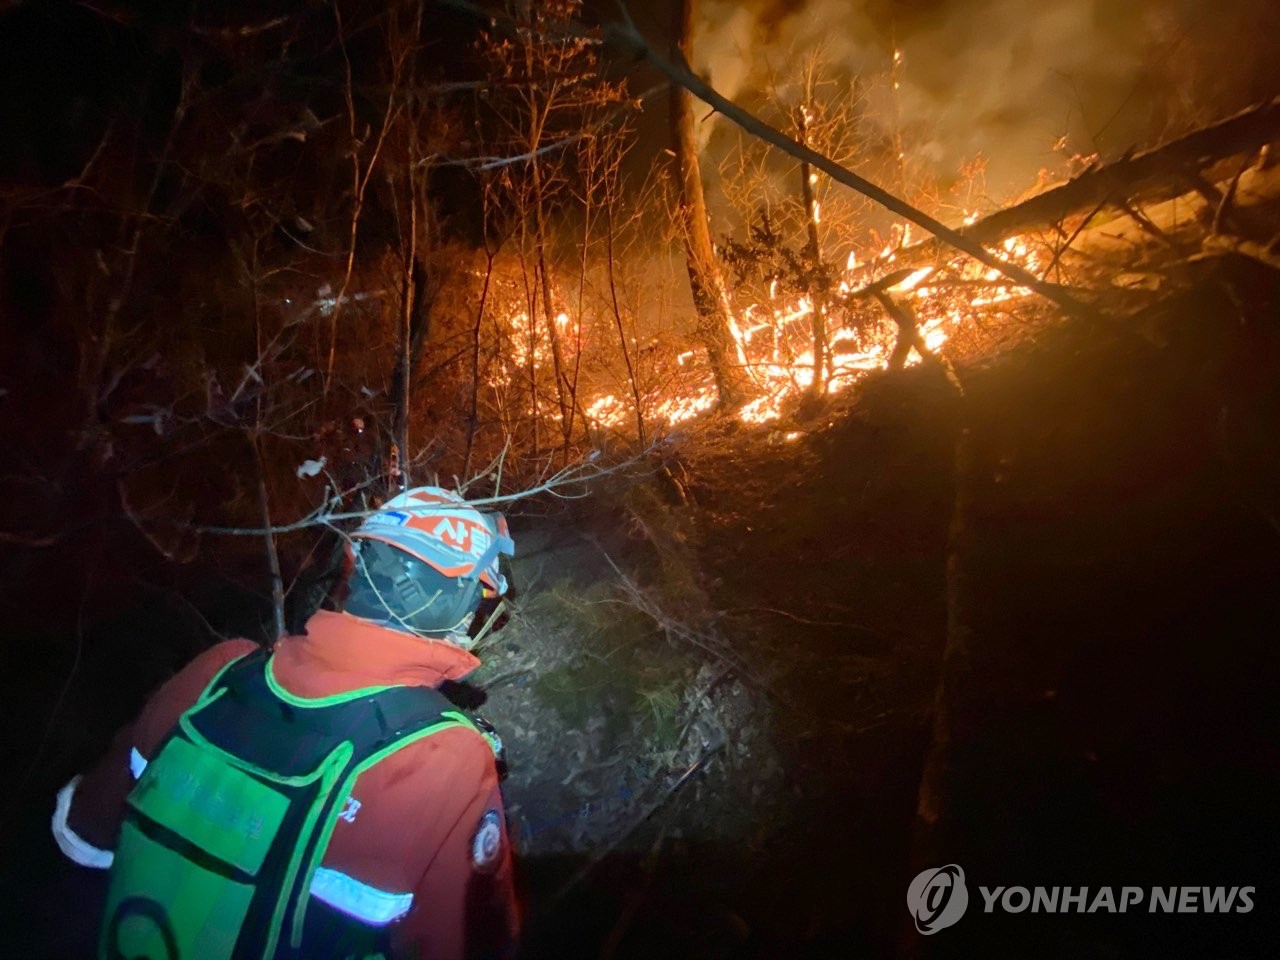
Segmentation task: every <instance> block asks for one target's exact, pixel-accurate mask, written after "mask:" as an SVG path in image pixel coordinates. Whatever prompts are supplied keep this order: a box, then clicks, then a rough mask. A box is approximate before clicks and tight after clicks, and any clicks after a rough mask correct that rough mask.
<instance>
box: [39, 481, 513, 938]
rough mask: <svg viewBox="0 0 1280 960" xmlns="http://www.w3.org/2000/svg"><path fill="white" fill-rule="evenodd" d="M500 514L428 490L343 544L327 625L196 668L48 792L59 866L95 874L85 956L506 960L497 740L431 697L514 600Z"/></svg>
mask: <svg viewBox="0 0 1280 960" xmlns="http://www.w3.org/2000/svg"><path fill="white" fill-rule="evenodd" d="M513 550H514V548H513V544H512V542H511V539H510V535H509V533H508V531H507V526H506V522H505V520H504V519H503V518H502V516H501V515H500V514H496V513H482V512H480V511H479V510H476V509H474V508H472V507H469V506H468V505H467V504H466V503H465V501H463V500H462V499H461V498H460V497H458V496H457V495H456V494H453V493H452V492H449V491H445V490H442V489H440V488H437V487H420V488H417V489H414V490H410V491H408V492H406V493H402V494H400V495H399V496H397V497H395V498H393V499H392V500H390V501H389V502H388V503H387V504H385V505H384V507H383V508H382V509H381V510H379V511H378V512H377V513H375V514H373V515H372V516H370V517H369V518H368V519H367V520H366V521H365V522H364V523H363V524H362V525H361V527H360V528H359V529H358V530H357V531H356V532H355V533H354V534H353V535H352V538H351V540H350V541H349V544H348V564H349V569H350V573H349V577H348V579H347V585H346V586H347V593H346V596H345V598H344V599H343V601H342V607H343V609H342V610H341V612H334V611H320V612H318V613H316V614H315V615H314V616H313V617H312V618H311V619H310V620H309V621H308V622H307V626H306V631H305V633H304V634H302V635H298V636H287V637H284V638H282V639H281V640H280V641H279V642H278V643H276V644H275V646H274V648H273V649H271V650H269V651H268V650H264V649H261V648H259V647H257V646H256V645H255V644H253V643H252V642H250V641H248V640H231V641H227V642H225V643H221V644H219V645H217V646H215V647H213V648H211V649H210V650H207V651H206V652H205V653H203V654H201V655H200V656H198V657H197V658H196V659H195V660H194V661H192V662H191V663H190V664H189V665H188V666H187V667H186V668H185V669H183V670H182V671H181V672H179V673H178V674H177V675H176V676H174V677H173V678H172V679H171V680H169V681H168V682H167V683H166V684H165V685H164V686H163V687H161V688H160V690H159V691H158V692H157V693H156V694H155V695H154V696H153V697H152V698H151V699H150V701H149V702H148V703H147V704H146V705H145V707H144V708H143V710H142V712H141V714H140V715H139V717H138V719H137V720H136V721H135V723H134V724H133V725H132V726H131V727H128V728H126V729H125V730H123V731H121V733H120V734H119V735H118V736H117V738H116V740H115V742H114V744H113V746H112V748H111V750H110V751H109V753H108V754H107V756H106V757H105V758H104V759H103V760H102V761H101V762H100V763H99V764H98V765H97V767H96V768H94V769H93V770H92V771H90V772H89V773H87V774H85V775H84V776H76V777H74V778H73V779H72V780H71V781H70V782H69V783H68V784H67V785H66V786H65V787H63V789H62V790H61V791H60V792H59V794H58V796H57V801H56V807H55V812H54V816H53V833H54V837H55V839H56V840H57V843H58V846H59V847H60V848H61V850H62V851H63V853H65V854H66V855H67V856H68V857H70V858H71V859H72V860H74V861H75V862H76V863H78V864H81V865H82V866H85V867H95V868H98V869H102V870H106V871H108V873H109V882H108V892H107V901H106V911H105V914H104V918H103V923H102V929H101V933H100V935H99V947H98V956H99V957H100V958H102V960H108V958H110V960H116V958H135V960H141V958H150V960H173V958H181V960H240V958H255V960H258V958H279V957H290V958H293V957H297V958H304V957H305V958H329V957H332V958H342V960H347V958H352V960H365V958H375V957H378V958H391V960H400V958H405V957H414V958H432V960H434V958H450V960H452V958H464V957H467V958H470V957H494V958H499V957H508V956H510V955H511V954H512V953H513V952H514V946H515V943H516V940H517V936H518V924H519V919H518V911H517V907H516V901H515V896H514V892H513V884H512V864H511V854H510V847H509V843H508V836H507V827H506V822H505V817H504V813H503V804H502V797H501V794H500V791H499V773H498V770H499V768H500V766H501V757H500V751H501V745H500V743H499V742H498V739H497V737H496V735H494V734H493V732H492V728H491V727H488V726H487V724H483V723H481V722H477V721H473V720H471V719H469V718H468V717H467V716H466V715H464V714H462V713H460V712H458V711H457V710H456V709H454V708H453V706H452V705H451V704H450V703H449V701H448V700H446V699H445V697H444V696H443V694H441V693H440V692H439V690H438V689H437V688H438V687H439V685H440V684H441V683H442V682H444V681H448V680H458V679H460V678H462V677H464V676H466V675H467V674H469V673H471V671H473V670H474V669H475V668H476V667H477V666H479V663H480V661H479V660H478V659H477V658H476V657H475V656H474V655H473V654H472V653H471V652H469V649H468V647H469V646H470V643H471V641H470V638H469V632H468V626H469V624H470V622H471V620H472V618H473V616H474V614H475V611H476V610H477V608H478V607H479V605H480V602H481V600H482V598H484V597H496V596H498V595H501V594H502V593H503V592H505V590H506V586H507V584H506V580H505V579H504V578H503V576H502V574H501V572H500V570H499V554H508V555H509V554H511V553H513Z"/></svg>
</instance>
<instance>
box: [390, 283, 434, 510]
mask: <svg viewBox="0 0 1280 960" xmlns="http://www.w3.org/2000/svg"><path fill="white" fill-rule="evenodd" d="M406 267H407V268H408V269H406V270H405V287H406V289H405V292H404V299H403V301H402V302H401V320H402V322H401V327H400V348H399V350H397V351H396V354H397V356H396V368H395V373H394V374H393V375H392V378H391V401H392V403H393V405H394V410H395V413H394V422H393V423H392V427H391V432H392V435H393V436H394V438H395V443H396V448H397V449H398V450H399V458H398V466H399V470H400V478H399V480H400V485H401V486H404V485H405V484H407V483H408V481H409V478H408V474H407V473H406V469H407V465H408V462H409V404H410V402H411V401H412V384H413V371H414V369H415V368H416V367H417V365H418V358H419V356H420V355H421V353H422V345H423V344H424V343H426V340H427V334H428V333H429V332H430V330H431V299H432V298H431V295H430V291H429V290H428V289H427V287H428V279H427V271H426V270H425V269H424V268H423V266H422V264H421V263H417V262H415V263H413V264H412V266H410V265H409V264H406Z"/></svg>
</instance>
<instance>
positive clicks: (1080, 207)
mask: <svg viewBox="0 0 1280 960" xmlns="http://www.w3.org/2000/svg"><path fill="white" fill-rule="evenodd" d="M1277 140H1280V97H1278V98H1276V99H1274V100H1271V101H1268V102H1266V103H1262V104H1259V105H1258V106H1255V107H1251V108H1250V109H1248V110H1245V111H1242V112H1241V113H1238V114H1236V115H1235V116H1233V117H1229V118H1227V119H1225V120H1221V121H1219V122H1217V123H1213V124H1210V125H1209V126H1207V127H1201V128H1199V129H1197V130H1194V131H1192V132H1191V133H1188V134H1186V135H1185V136H1183V137H1179V138H1178V139H1176V140H1171V141H1169V142H1168V143H1166V144H1163V145H1161V146H1159V147H1154V148H1152V149H1151V150H1147V151H1145V152H1143V153H1138V154H1132V155H1126V156H1124V157H1121V158H1120V159H1119V160H1115V161H1113V162H1111V163H1107V164H1102V165H1100V166H1095V167H1091V168H1090V169H1088V170H1086V171H1085V172H1084V173H1082V174H1080V175H1079V176H1077V177H1075V178H1073V179H1071V180H1068V181H1067V182H1066V183H1063V184H1061V185H1059V186H1057V187H1053V188H1051V189H1049V190H1046V191H1044V192H1043V193H1039V194H1036V195H1035V196H1034V197H1031V198H1029V199H1027V200H1023V201H1022V202H1021V203H1016V204H1014V205H1013V206H1011V207H1005V208H1004V209H1002V210H997V211H996V212H995V213H993V214H991V215H990V216H987V217H983V218H982V219H981V220H977V221H975V222H973V223H971V224H969V225H968V226H966V227H963V228H961V229H960V230H958V231H957V232H958V233H959V234H960V235H961V236H962V237H964V238H965V239H966V240H969V241H972V242H977V243H984V244H988V243H998V242H1000V241H1002V240H1005V239H1007V238H1008V237H1012V236H1015V235H1016V234H1019V233H1025V232H1026V231H1028V230H1032V229H1035V228H1038V227H1039V228H1042V227H1047V226H1050V225H1052V224H1055V223H1061V222H1062V221H1064V220H1067V219H1069V218H1071V217H1072V216H1075V215H1078V214H1081V213H1084V212H1086V211H1090V210H1093V211H1094V214H1093V215H1096V214H1097V213H1098V212H1100V211H1101V210H1103V209H1105V208H1106V207H1109V206H1115V207H1122V206H1123V205H1125V204H1128V205H1132V204H1134V203H1156V202H1160V201H1163V200H1170V199H1172V198H1174V197H1178V196H1182V195H1183V194H1186V193H1190V192H1194V191H1198V190H1202V189H1203V184H1204V183H1205V182H1206V180H1208V179H1210V178H1207V177H1205V176H1204V175H1203V171H1205V170H1206V169H1207V168H1209V167H1211V166H1213V165H1214V164H1216V163H1218V162H1220V161H1223V160H1226V159H1228V158H1230V157H1234V156H1237V155H1239V154H1243V153H1250V152H1253V151H1256V150H1260V149H1261V148H1262V147H1265V146H1267V145H1268V144H1271V143H1274V142H1276V141H1277ZM949 256H950V254H949V253H948V251H947V249H946V248H945V247H944V245H943V244H942V243H941V242H940V241H939V240H937V239H934V238H930V239H928V240H923V241H921V242H920V243H917V244H913V245H912V246H909V247H904V248H902V249H901V250H898V251H896V252H895V253H894V255H893V259H892V264H893V266H894V267H895V268H899V267H910V266H912V265H924V264H926V263H931V262H936V261H938V260H940V259H944V258H949ZM875 267H876V263H875V262H872V263H869V264H867V269H869V270H874V269H875Z"/></svg>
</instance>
